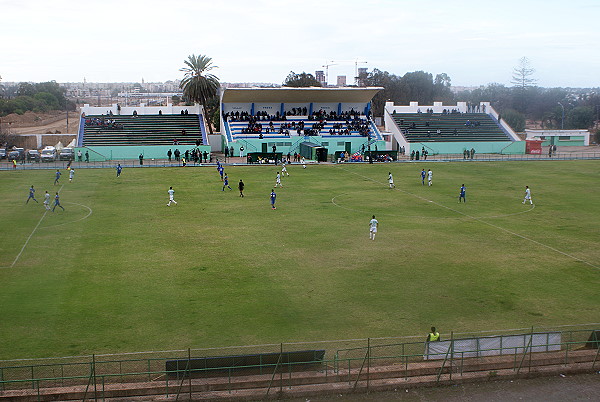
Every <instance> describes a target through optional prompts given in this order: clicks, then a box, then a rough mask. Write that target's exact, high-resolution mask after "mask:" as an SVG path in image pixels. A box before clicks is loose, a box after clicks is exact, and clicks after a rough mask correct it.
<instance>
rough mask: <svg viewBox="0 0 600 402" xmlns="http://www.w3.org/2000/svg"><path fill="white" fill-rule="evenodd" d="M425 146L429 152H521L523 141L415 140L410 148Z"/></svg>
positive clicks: (418, 148)
mask: <svg viewBox="0 0 600 402" xmlns="http://www.w3.org/2000/svg"><path fill="white" fill-rule="evenodd" d="M422 147H425V149H426V150H428V151H429V153H430V154H432V153H433V154H462V153H463V151H464V150H465V149H469V150H470V149H471V148H474V149H475V152H476V153H480V154H497V153H503V154H523V153H525V141H482V142H416V143H412V144H411V147H410V150H411V151H412V150H415V151H417V150H418V151H420V150H421V148H422Z"/></svg>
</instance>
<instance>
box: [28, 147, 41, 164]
mask: <svg viewBox="0 0 600 402" xmlns="http://www.w3.org/2000/svg"><path fill="white" fill-rule="evenodd" d="M26 155H27V160H28V161H33V162H39V161H40V158H41V156H40V151H38V150H37V149H30V150H29V151H27V154H26Z"/></svg>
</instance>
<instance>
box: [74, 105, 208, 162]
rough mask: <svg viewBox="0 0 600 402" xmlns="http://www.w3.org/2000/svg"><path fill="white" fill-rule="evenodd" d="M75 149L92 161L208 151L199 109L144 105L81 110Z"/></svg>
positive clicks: (88, 107) (204, 126)
mask: <svg viewBox="0 0 600 402" xmlns="http://www.w3.org/2000/svg"><path fill="white" fill-rule="evenodd" d="M81 112H82V113H81V117H80V121H79V131H78V136H77V147H78V149H81V150H82V151H83V152H85V150H89V151H91V158H92V159H103V158H104V159H121V158H122V159H134V158H138V157H139V155H140V154H141V155H143V156H144V157H145V158H163V159H164V158H165V157H166V153H167V151H168V150H169V149H173V150H174V149H179V151H180V152H182V153H183V152H185V151H186V150H192V149H194V148H199V149H200V151H201V152H204V151H207V152H210V145H209V140H208V136H207V132H206V123H205V120H204V115H203V113H202V107H201V106H199V105H194V106H172V105H170V104H169V105H167V106H145V105H141V106H138V107H121V106H120V105H117V104H115V105H113V106H112V107H110V108H108V109H107V108H106V107H91V106H89V105H85V106H84V107H83V108H82V109H81Z"/></svg>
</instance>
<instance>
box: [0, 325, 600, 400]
mask: <svg viewBox="0 0 600 402" xmlns="http://www.w3.org/2000/svg"><path fill="white" fill-rule="evenodd" d="M424 338H425V337H424V336H422V337H397V338H395V337H394V338H368V339H351V340H336V341H321V342H295V343H280V344H266V345H251V346H232V347H222V348H203V349H186V350H169V351H152V352H140V353H120V354H98V355H91V356H72V357H59V358H45V359H17V360H3V361H0V396H2V395H5V396H6V395H8V394H7V393H11V392H17V391H18V392H26V393H27V392H28V393H29V394H30V395H35V394H37V395H38V397H39V398H41V397H42V396H43V395H44V394H45V393H47V390H48V389H55V390H71V391H69V392H78V393H79V394H77V395H79V396H80V395H81V394H83V395H86V396H87V397H88V398H91V395H94V396H96V397H97V396H98V395H102V397H103V398H104V397H108V398H110V397H111V395H112V397H116V396H118V395H120V394H119V392H125V391H123V389H127V390H128V391H127V392H128V393H127V395H164V396H165V397H173V396H174V395H179V394H181V393H182V392H184V393H189V394H190V395H189V396H190V397H191V394H192V393H199V392H205V391H209V390H211V391H215V392H225V393H232V392H239V390H243V389H260V390H261V391H260V392H262V393H263V394H265V395H270V394H275V393H282V392H284V391H286V390H291V389H298V388H303V387H304V388H306V387H308V386H311V384H312V385H314V384H321V385H322V384H327V383H338V384H340V383H341V384H346V385H345V386H346V387H347V389H354V388H356V387H357V386H360V387H365V386H366V387H367V388H368V387H369V385H370V384H376V383H377V381H384V380H386V379H388V380H389V379H398V378H402V379H405V380H408V379H409V378H415V377H419V376H430V377H432V378H434V379H436V380H437V381H439V380H440V378H442V377H444V376H446V377H447V376H449V377H450V379H451V378H452V375H455V376H463V375H465V373H472V372H481V371H488V372H495V371H496V370H500V369H505V370H512V371H513V372H516V373H519V372H520V371H523V370H531V369H532V368H535V367H542V366H546V365H556V364H572V363H586V364H588V365H591V368H592V369H593V368H594V367H595V366H596V365H599V366H600V358H599V353H600V324H599V323H594V324H585V325H577V326H564V327H548V328H541V327H535V328H533V327H531V328H520V329H511V330H500V331H481V332H467V333H450V334H442V339H441V341H439V342H431V343H427V342H425V339H424ZM444 378H445V377H444ZM57 392H58V391H57ZM63 392H67V391H63ZM136 392H137V393H136ZM84 399H85V397H84Z"/></svg>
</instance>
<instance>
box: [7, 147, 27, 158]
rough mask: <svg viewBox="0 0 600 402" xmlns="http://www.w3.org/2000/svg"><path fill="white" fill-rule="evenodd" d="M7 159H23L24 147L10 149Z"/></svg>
mask: <svg viewBox="0 0 600 402" xmlns="http://www.w3.org/2000/svg"><path fill="white" fill-rule="evenodd" d="M8 159H10V160H11V161H12V160H13V159H14V160H17V161H20V160H23V159H25V149H23V148H13V149H12V151H10V153H9V154H8Z"/></svg>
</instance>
